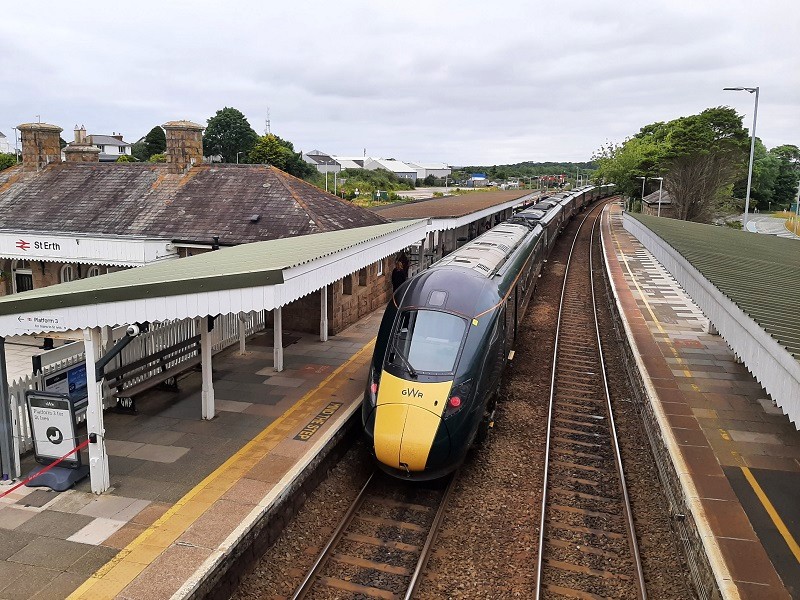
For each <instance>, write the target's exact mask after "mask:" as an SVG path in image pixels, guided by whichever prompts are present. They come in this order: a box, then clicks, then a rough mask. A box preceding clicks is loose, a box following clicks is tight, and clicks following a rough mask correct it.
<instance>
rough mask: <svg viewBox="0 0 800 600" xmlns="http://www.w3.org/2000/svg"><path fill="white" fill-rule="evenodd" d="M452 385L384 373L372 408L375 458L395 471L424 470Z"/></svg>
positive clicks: (446, 382)
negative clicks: (406, 469) (375, 404)
mask: <svg viewBox="0 0 800 600" xmlns="http://www.w3.org/2000/svg"><path fill="white" fill-rule="evenodd" d="M452 386H453V382H452V381H442V382H438V383H419V382H417V381H408V380H405V379H400V378H399V377H395V376H394V375H392V374H390V373H387V372H385V371H384V373H383V375H382V376H381V384H380V388H379V390H378V405H377V407H376V409H375V411H376V412H375V432H374V444H375V456H376V457H377V459H378V460H379V461H381V462H382V463H383V464H385V465H388V466H390V467H393V468H395V469H401V468H403V467H402V464H405V465H407V466H408V468H409V470H410V471H423V470H424V469H425V463H427V461H428V454H429V453H430V449H431V445H432V444H433V440H434V438H435V437H436V431H437V430H438V429H439V424H440V423H441V415H442V413H443V412H444V409H445V407H446V406H447V400H448V394H449V393H450V389H451V388H452ZM401 463H402V464H401Z"/></svg>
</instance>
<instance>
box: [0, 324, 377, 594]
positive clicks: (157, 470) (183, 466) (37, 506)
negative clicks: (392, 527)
mask: <svg viewBox="0 0 800 600" xmlns="http://www.w3.org/2000/svg"><path fill="white" fill-rule="evenodd" d="M382 312H383V311H382V310H379V311H376V312H375V313H373V314H371V315H369V316H367V317H365V318H364V319H362V320H361V321H359V322H358V323H356V324H355V325H353V326H352V327H350V328H348V329H347V330H345V331H344V332H342V333H341V334H339V335H337V336H333V337H331V338H330V340H329V341H327V342H320V341H319V337H318V336H314V335H310V334H298V333H294V332H285V340H284V343H285V344H288V345H287V346H286V347H285V352H284V366H285V370H284V371H282V372H281V373H276V372H275V371H274V370H273V368H272V364H273V362H272V360H273V359H272V356H273V348H272V339H273V336H272V332H271V331H268V332H265V333H262V334H259V335H257V336H255V337H253V338H250V339H249V340H248V344H247V354H245V355H240V354H239V351H238V346H234V347H232V348H229V349H227V350H226V351H224V352H222V353H220V354H218V355H216V356H215V357H214V361H213V371H214V374H213V379H214V388H215V396H216V411H217V414H216V417H215V418H214V419H213V420H211V421H202V420H201V418H200V415H201V408H200V393H201V379H200V373H199V372H195V373H192V374H190V375H189V376H188V377H186V378H184V379H182V380H181V381H180V390H181V391H180V392H178V393H171V392H161V391H156V390H154V391H152V392H151V393H148V394H143V395H141V396H139V398H138V399H137V404H138V406H139V414H138V415H135V416H130V415H120V414H114V413H109V412H106V414H105V426H106V437H107V442H106V444H107V449H108V453H109V455H110V456H109V469H110V479H111V486H112V489H111V490H110V491H109V492H107V493H105V494H103V495H100V496H96V495H94V494H92V493H91V491H90V487H89V482H88V479H87V480H84V481H82V482H80V483H79V484H78V485H77V486H76V488H74V489H71V490H68V491H66V492H62V493H57V492H53V491H50V490H46V489H45V488H28V487H23V488H20V489H19V490H16V491H14V492H12V493H11V494H10V495H8V496H6V497H5V498H2V499H0V599H4V600H5V599H23V598H24V599H28V598H33V599H36V600H44V599H51V598H53V599H55V598H67V597H71V598H92V599H93V600H98V599H102V598H123V599H129V600H145V599H146V600H159V599H166V598H170V597H172V596H173V595H174V594H177V595H178V596H179V597H180V596H181V595H182V594H184V593H186V592H188V591H190V590H191V589H192V587H193V586H194V585H195V584H196V583H197V582H198V581H199V579H200V578H201V577H202V575H203V573H204V572H205V571H207V570H208V569H210V568H213V566H214V564H216V561H218V560H219V559H220V558H221V557H222V556H223V555H224V554H225V552H226V551H227V550H228V549H229V548H230V547H231V546H232V545H234V544H235V543H236V541H237V540H238V539H239V538H240V537H241V536H242V535H243V533H244V531H245V530H246V529H247V526H248V524H249V523H252V522H254V521H255V520H256V519H257V518H258V517H259V516H260V515H261V514H262V513H263V512H264V511H266V510H267V509H268V508H269V506H270V505H271V504H272V502H273V501H274V500H275V498H276V497H277V496H278V495H279V494H280V493H281V491H283V490H284V489H285V487H286V486H288V485H290V483H291V481H292V479H293V477H294V476H295V475H296V474H297V473H298V472H299V471H300V470H302V468H303V467H304V466H305V464H306V463H307V462H309V461H310V460H311V458H313V456H315V455H316V453H317V452H318V451H319V449H320V447H321V446H322V445H324V442H325V440H326V439H327V438H328V437H330V435H332V432H333V431H334V430H335V429H336V428H337V427H338V426H339V425H340V424H341V422H342V421H343V420H345V418H346V415H348V414H351V412H352V410H354V409H355V408H357V407H358V405H359V401H360V399H361V394H362V393H363V389H364V382H365V381H366V378H367V369H368V362H369V360H370V359H371V356H372V343H371V342H372V340H373V338H374V336H375V335H376V333H377V329H378V325H379V324H380V318H381V316H382ZM321 414H323V416H322V418H320V417H319V416H320V415H321ZM79 433H84V434H85V429H83V428H82V429H80V430H79ZM33 467H34V462H33V460H32V458H28V459H26V460H24V461H23V473H27V472H28V471H29V470H30V469H32V468H33ZM3 489H4V488H3V486H0V494H2V493H3Z"/></svg>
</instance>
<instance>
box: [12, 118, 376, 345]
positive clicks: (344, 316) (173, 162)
mask: <svg viewBox="0 0 800 600" xmlns="http://www.w3.org/2000/svg"><path fill="white" fill-rule="evenodd" d="M164 129H165V131H166V138H167V150H166V154H167V162H166V163H161V164H159V163H146V164H136V163H103V162H101V156H100V150H99V148H97V147H96V145H93V144H92V140H91V139H89V138H88V137H87V136H86V135H85V132H84V131H83V130H82V129H80V130H77V129H76V132H75V141H73V142H72V143H70V144H69V145H68V146H67V147H66V148H65V149H64V156H65V160H63V161H62V158H61V149H60V147H59V136H60V133H61V131H62V129H61V128H60V127H58V126H55V125H50V124H47V123H27V124H23V125H20V126H19V130H20V132H21V135H22V156H23V162H22V164H21V165H18V166H16V167H12V168H10V169H6V170H5V171H3V172H2V173H0V296H3V295H6V294H12V293H15V292H22V291H27V290H31V289H37V288H42V287H45V286H49V285H53V284H56V283H63V282H68V281H73V280H77V279H83V278H87V277H93V276H96V275H100V274H105V273H109V272H113V271H117V270H121V269H128V268H131V267H138V266H142V265H146V264H152V263H157V262H164V261H174V260H177V259H178V258H182V257H187V256H191V255H193V254H198V253H202V252H207V251H211V250H214V249H218V248H221V247H228V246H237V245H240V244H247V243H252V242H259V241H266V240H275V239H280V238H288V237H295V236H303V235H308V234H313V233H323V232H330V231H339V230H345V229H352V228H358V227H367V226H371V225H379V224H382V223H386V222H387V220H386V219H384V218H383V217H381V216H379V215H377V214H375V213H373V212H371V211H368V210H366V209H363V208H360V207H357V206H354V205H353V204H351V203H349V202H347V201H344V200H341V199H339V198H337V197H336V196H334V195H332V194H328V193H326V192H324V191H322V190H320V189H318V188H316V187H315V186H313V185H311V184H308V183H306V182H304V181H302V180H300V179H297V178H295V177H293V176H291V175H289V174H287V173H285V172H283V171H280V170H279V169H276V168H274V167H271V166H268V165H232V164H205V163H203V147H202V131H203V127H202V126H201V125H198V124H195V123H192V122H189V121H172V122H169V123H165V124H164ZM390 264H391V257H386V258H384V259H382V260H380V261H378V262H376V263H374V264H371V265H369V266H367V267H365V268H363V269H360V270H359V271H358V272H356V273H353V274H352V275H349V276H346V277H344V278H343V279H341V280H340V281H338V282H337V283H336V284H334V285H330V286H327V291H326V293H327V311H328V319H327V321H328V333H330V334H336V333H337V332H339V331H341V330H342V329H344V328H345V327H347V326H348V325H349V324H351V323H353V322H355V321H356V320H358V319H359V318H360V317H362V316H363V315H365V314H366V313H368V312H370V311H371V310H374V309H376V308H378V307H379V306H381V305H382V304H385V303H386V302H387V301H388V298H389V294H390V293H391V282H390V277H389V276H388V274H387V271H391V267H390V266H389V265H390ZM176 268H179V267H178V265H177V263H176ZM322 302H323V301H322V299H321V298H320V295H319V294H312V295H309V296H307V297H305V298H301V299H300V300H298V301H296V302H295V303H294V304H293V305H290V306H287V307H285V310H284V313H283V320H284V324H285V326H286V327H289V328H292V329H296V330H300V331H315V330H317V329H318V328H319V327H320V319H319V314H320V310H321V306H322Z"/></svg>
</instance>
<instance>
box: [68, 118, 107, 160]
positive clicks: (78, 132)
mask: <svg viewBox="0 0 800 600" xmlns="http://www.w3.org/2000/svg"><path fill="white" fill-rule="evenodd" d="M64 156H65V157H66V159H67V162H68V163H74V162H100V148H98V147H97V146H93V145H91V144H90V143H89V141H88V140H87V139H86V128H85V127H83V125H81V127H80V129H79V128H78V126H77V125H75V141H74V142H70V143H69V144H67V147H66V148H64Z"/></svg>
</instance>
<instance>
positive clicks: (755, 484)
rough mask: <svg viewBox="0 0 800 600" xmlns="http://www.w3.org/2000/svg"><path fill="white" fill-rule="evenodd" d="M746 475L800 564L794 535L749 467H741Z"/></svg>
mask: <svg viewBox="0 0 800 600" xmlns="http://www.w3.org/2000/svg"><path fill="white" fill-rule="evenodd" d="M739 468H740V469H741V470H742V473H744V476H745V478H746V479H747V481H748V483H749V484H750V487H751V488H753V491H754V492H755V493H756V496H758V499H759V501H760V502H761V505H762V506H763V507H764V510H766V511H767V514H768V515H769V518H770V519H772V523H773V524H774V525H775V528H776V529H777V530H778V531H779V532H780V534H781V536H783V540H784V541H785V542H786V545H787V546H789V550H791V552H792V554H793V555H794V559H795V560H796V561H797V562H798V563H800V546H798V545H797V542H796V541H795V539H794V537H793V536H792V533H791V532H790V531H789V529H788V528H787V527H786V524H785V523H784V522H783V519H781V516H780V515H779V514H778V511H777V510H775V507H774V506H772V502H770V500H769V498H768V497H767V494H766V493H764V490H763V489H761V486H760V485H759V483H758V481H756V478H755V476H754V475H753V473H751V472H750V469H749V468H748V467H739Z"/></svg>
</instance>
